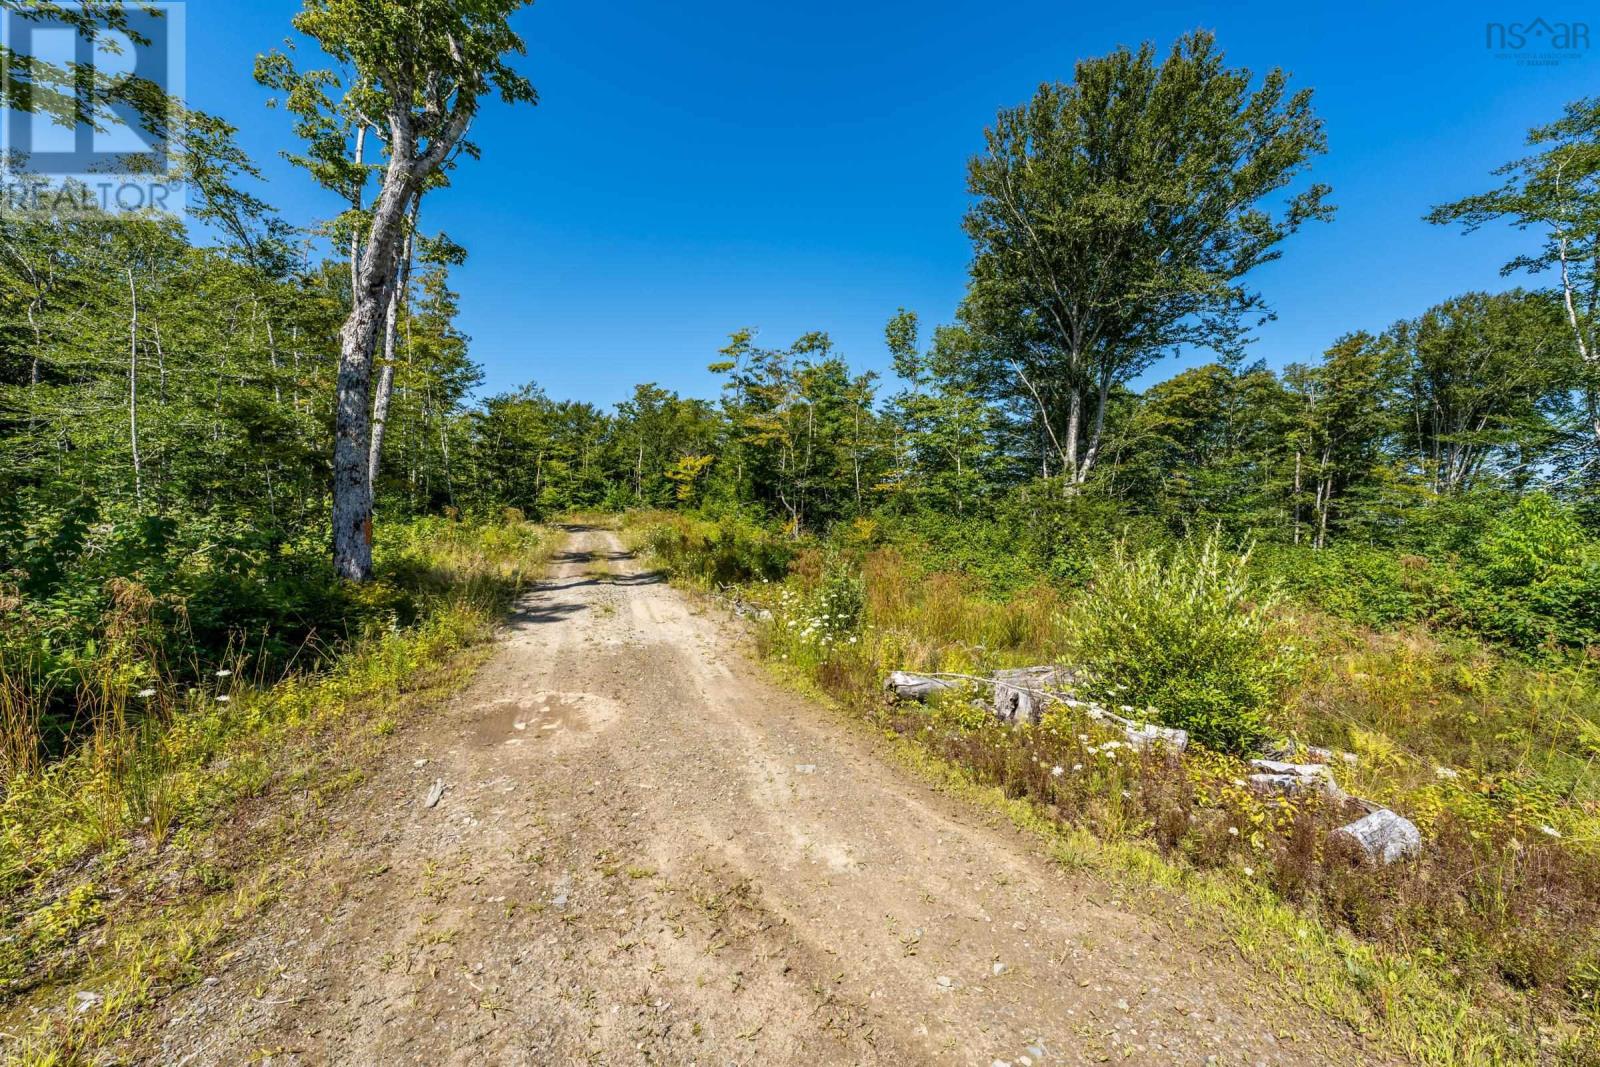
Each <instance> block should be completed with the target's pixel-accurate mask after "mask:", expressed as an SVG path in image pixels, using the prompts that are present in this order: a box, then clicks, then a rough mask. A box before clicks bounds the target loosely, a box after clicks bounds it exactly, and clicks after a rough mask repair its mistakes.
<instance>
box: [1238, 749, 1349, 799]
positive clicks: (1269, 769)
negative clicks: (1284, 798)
mask: <svg viewBox="0 0 1600 1067" xmlns="http://www.w3.org/2000/svg"><path fill="white" fill-rule="evenodd" d="M1250 766H1252V767H1254V768H1255V769H1256V771H1257V772H1258V773H1256V774H1252V775H1251V776H1250V784H1251V785H1253V786H1255V787H1256V788H1257V789H1263V790H1274V791H1276V792H1279V793H1290V794H1295V793H1312V792H1316V793H1324V794H1326V795H1327V796H1328V797H1330V798H1332V799H1334V800H1343V799H1344V795H1345V794H1344V790H1342V789H1340V788H1339V783H1338V782H1337V781H1336V780H1335V779H1334V777H1333V770H1332V769H1331V768H1330V767H1328V765H1327V764H1324V763H1285V762H1283V761H1281V760H1272V759H1256V760H1251V761H1250Z"/></svg>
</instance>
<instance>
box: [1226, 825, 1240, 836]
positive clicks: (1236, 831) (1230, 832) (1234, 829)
mask: <svg viewBox="0 0 1600 1067" xmlns="http://www.w3.org/2000/svg"><path fill="white" fill-rule="evenodd" d="M1228 836H1229V837H1238V836H1239V828H1238V827H1237V826H1230V827H1228Z"/></svg>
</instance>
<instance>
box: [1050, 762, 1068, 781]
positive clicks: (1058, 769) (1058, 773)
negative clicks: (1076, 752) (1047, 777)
mask: <svg viewBox="0 0 1600 1067" xmlns="http://www.w3.org/2000/svg"><path fill="white" fill-rule="evenodd" d="M1050 773H1051V774H1052V775H1054V776H1055V777H1057V778H1060V777H1061V776H1062V775H1063V774H1065V773H1066V772H1065V771H1064V770H1063V769H1062V768H1061V766H1060V765H1059V764H1058V765H1056V766H1054V767H1051V768H1050Z"/></svg>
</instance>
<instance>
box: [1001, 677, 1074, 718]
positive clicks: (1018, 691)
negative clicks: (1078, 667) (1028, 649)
mask: <svg viewBox="0 0 1600 1067" xmlns="http://www.w3.org/2000/svg"><path fill="white" fill-rule="evenodd" d="M1076 684H1077V678H1076V676H1074V675H1073V673H1072V672H1071V671H1069V670H1066V669H1064V668H1061V667H1014V668H1010V669H1008V670H1003V671H996V672H995V675H994V704H993V707H994V714H995V717H996V718H998V719H1000V720H1001V721H1003V722H1012V723H1016V722H1027V723H1036V722H1038V721H1039V719H1040V717H1041V716H1042V715H1044V710H1045V708H1047V707H1049V706H1050V705H1051V704H1053V703H1057V702H1058V701H1060V700H1061V697H1060V696H1059V695H1057V694H1056V693H1055V692H1054V691H1055V690H1067V691H1069V692H1070V691H1071V689H1072V687H1073V686H1074V685H1076Z"/></svg>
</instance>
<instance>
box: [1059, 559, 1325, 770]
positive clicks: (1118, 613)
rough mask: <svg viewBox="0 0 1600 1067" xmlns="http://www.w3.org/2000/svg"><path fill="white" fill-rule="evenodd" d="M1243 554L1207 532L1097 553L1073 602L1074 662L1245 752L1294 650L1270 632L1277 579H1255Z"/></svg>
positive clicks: (1123, 696)
mask: <svg viewBox="0 0 1600 1067" xmlns="http://www.w3.org/2000/svg"><path fill="white" fill-rule="evenodd" d="M1248 568H1249V554H1248V553H1244V554H1241V555H1232V554H1229V553H1226V552H1224V551H1223V550H1222V548H1221V546H1220V545H1219V543H1218V538H1217V536H1216V535H1215V534H1213V535H1212V536H1211V537H1209V538H1207V539H1206V540H1205V541H1203V542H1199V543H1185V544H1183V545H1180V546H1178V547H1176V548H1174V549H1172V550H1170V551H1169V552H1161V551H1159V550H1151V551H1146V552H1142V553H1138V554H1130V553H1129V552H1128V550H1127V549H1126V547H1125V546H1119V547H1118V548H1117V550H1116V551H1115V552H1113V553H1112V554H1111V555H1110V556H1108V557H1106V558H1105V559H1103V560H1101V561H1099V562H1097V563H1096V564H1095V565H1094V566H1093V567H1092V569H1091V572H1090V581H1089V585H1088V588H1087V589H1086V590H1085V592H1084V594H1083V596H1082V597H1081V598H1079V600H1078V602H1077V603H1076V605H1075V606H1074V608H1073V609H1072V619H1071V621H1072V623H1073V627H1072V630H1073V634H1072V638H1071V640H1073V641H1074V642H1075V643H1076V644H1077V645H1078V653H1079V656H1080V660H1081V662H1082V663H1083V664H1084V666H1086V667H1088V668H1089V669H1090V671H1091V672H1092V674H1093V676H1094V678H1095V679H1096V684H1097V685H1098V686H1100V687H1101V688H1102V690H1103V692H1102V696H1103V697H1105V698H1106V699H1108V700H1109V701H1110V702H1111V703H1112V704H1114V705H1115V704H1117V703H1119V701H1120V702H1129V701H1137V702H1139V703H1148V704H1150V705H1151V706H1153V707H1154V708H1155V709H1156V711H1157V713H1158V714H1159V716H1160V718H1161V720H1162V721H1163V722H1164V723H1166V724H1167V725H1168V726H1175V727H1179V728H1181V729H1184V730H1187V731H1189V733H1190V735H1192V736H1193V737H1194V738H1195V740H1197V741H1199V742H1201V743H1202V744H1205V745H1207V746H1209V747H1211V748H1215V749H1218V750H1221V751H1224V752H1236V753H1237V752H1245V751H1248V750H1250V749H1251V748H1253V747H1254V746H1255V745H1256V744H1257V743H1258V742H1260V741H1261V740H1262V738H1263V737H1264V736H1266V734H1267V732H1268V720H1269V717H1270V715H1271V714H1272V712H1273V711H1274V710H1276V709H1277V708H1280V707H1281V706H1282V701H1283V698H1284V696H1285V694H1286V693H1287V691H1288V689H1289V686H1290V685H1291V684H1292V682H1293V679H1294V674H1295V671H1294V664H1293V657H1292V655H1291V654H1290V653H1289V650H1288V649H1287V647H1286V646H1280V645H1278V644H1277V643H1276V642H1275V641H1274V639H1273V634H1272V629H1273V627H1272V621H1271V609H1272V607H1273V605H1274V603H1275V602H1276V599H1277V596H1276V591H1275V589H1271V588H1269V589H1265V590H1260V589H1254V588H1252V583H1251V581H1250V578H1249V570H1248Z"/></svg>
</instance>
